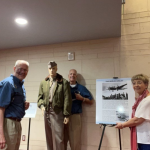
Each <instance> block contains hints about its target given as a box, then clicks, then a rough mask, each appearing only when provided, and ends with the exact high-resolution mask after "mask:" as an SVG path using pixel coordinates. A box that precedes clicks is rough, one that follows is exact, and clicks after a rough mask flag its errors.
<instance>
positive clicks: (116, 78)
mask: <svg viewBox="0 0 150 150" xmlns="http://www.w3.org/2000/svg"><path fill="white" fill-rule="evenodd" d="M113 79H118V77H113ZM102 126H104V127H103V132H102V135H101V140H100V143H99V148H98V150H100V148H101V145H102V141H103V136H104V132H105V128H106V126H107V124H102ZM113 126H115V125H114V124H113V125H110V127H113ZM118 134H119V145H120V150H122V147H121V134H120V129H118Z"/></svg>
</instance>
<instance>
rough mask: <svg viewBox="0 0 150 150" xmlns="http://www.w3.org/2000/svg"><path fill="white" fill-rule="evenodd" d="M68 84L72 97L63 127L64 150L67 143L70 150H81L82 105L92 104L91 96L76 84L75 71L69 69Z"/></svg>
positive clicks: (84, 88)
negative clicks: (67, 117) (66, 121)
mask: <svg viewBox="0 0 150 150" xmlns="http://www.w3.org/2000/svg"><path fill="white" fill-rule="evenodd" d="M68 78H69V82H70V89H71V96H72V110H71V113H72V115H71V116H70V120H69V123H68V124H67V125H65V128H64V134H65V136H64V137H65V140H64V142H65V143H64V144H65V150H67V142H68V141H69V143H70V147H71V150H81V116H80V115H81V113H82V103H86V104H93V102H94V100H93V98H92V95H91V94H90V92H89V91H88V90H87V88H86V87H84V86H83V85H81V84H79V83H78V82H77V71H76V70H75V69H71V70H70V71H69V75H68Z"/></svg>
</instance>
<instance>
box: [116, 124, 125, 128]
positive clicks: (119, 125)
mask: <svg viewBox="0 0 150 150" xmlns="http://www.w3.org/2000/svg"><path fill="white" fill-rule="evenodd" d="M115 128H118V129H123V125H122V123H117V125H116V126H115Z"/></svg>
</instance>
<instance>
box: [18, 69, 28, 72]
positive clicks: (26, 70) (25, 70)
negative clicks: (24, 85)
mask: <svg viewBox="0 0 150 150" xmlns="http://www.w3.org/2000/svg"><path fill="white" fill-rule="evenodd" d="M17 70H18V71H20V72H23V71H24V72H28V69H23V68H17Z"/></svg>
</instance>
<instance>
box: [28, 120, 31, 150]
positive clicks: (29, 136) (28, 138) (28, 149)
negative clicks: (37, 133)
mask: <svg viewBox="0 0 150 150" xmlns="http://www.w3.org/2000/svg"><path fill="white" fill-rule="evenodd" d="M30 124H31V118H29V128H28V143H27V150H29V140H30Z"/></svg>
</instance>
